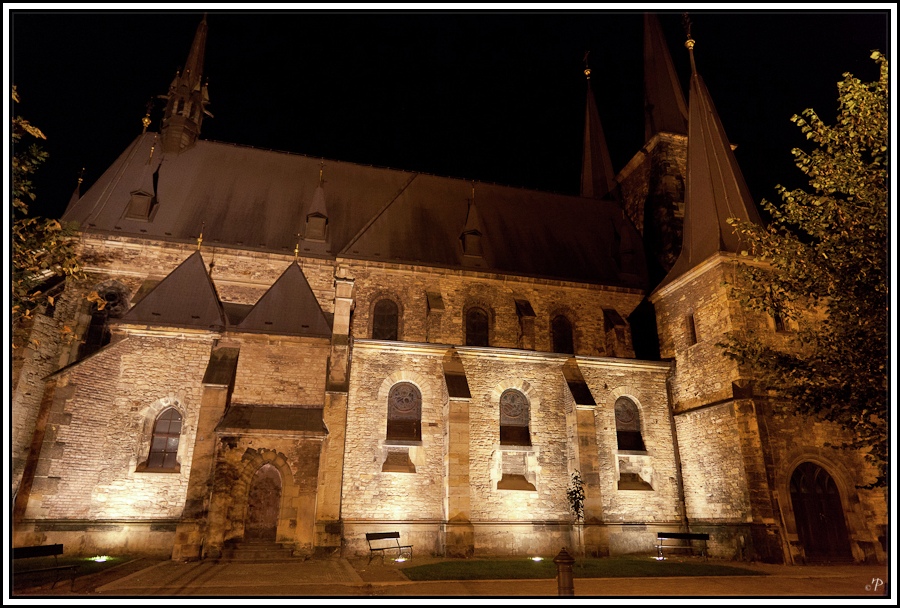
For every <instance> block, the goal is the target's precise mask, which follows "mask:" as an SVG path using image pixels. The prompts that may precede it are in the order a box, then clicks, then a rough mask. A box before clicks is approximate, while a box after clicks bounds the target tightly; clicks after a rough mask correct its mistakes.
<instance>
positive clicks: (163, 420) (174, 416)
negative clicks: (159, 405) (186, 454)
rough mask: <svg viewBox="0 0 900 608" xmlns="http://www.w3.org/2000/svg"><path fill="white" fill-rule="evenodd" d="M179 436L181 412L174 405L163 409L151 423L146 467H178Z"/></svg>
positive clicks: (167, 468)
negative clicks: (151, 428) (151, 432)
mask: <svg viewBox="0 0 900 608" xmlns="http://www.w3.org/2000/svg"><path fill="white" fill-rule="evenodd" d="M180 437H181V414H179V413H178V410H176V409H175V408H174V407H170V408H167V409H165V410H164V411H163V412H162V413H161V414H160V415H159V416H157V418H156V423H155V424H154V425H153V439H152V440H151V442H150V455H149V456H148V457H147V469H148V470H149V469H165V470H171V469H175V468H178V461H177V460H176V457H177V455H178V440H179V439H180Z"/></svg>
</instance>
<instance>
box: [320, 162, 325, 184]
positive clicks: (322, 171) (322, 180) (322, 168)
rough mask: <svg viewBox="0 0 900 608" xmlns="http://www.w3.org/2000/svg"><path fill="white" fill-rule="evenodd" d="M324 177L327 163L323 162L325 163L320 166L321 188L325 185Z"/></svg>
mask: <svg viewBox="0 0 900 608" xmlns="http://www.w3.org/2000/svg"><path fill="white" fill-rule="evenodd" d="M324 176H325V161H324V160H323V161H322V162H321V163H320V164H319V185H320V186H321V185H322V184H323V183H325V177H324Z"/></svg>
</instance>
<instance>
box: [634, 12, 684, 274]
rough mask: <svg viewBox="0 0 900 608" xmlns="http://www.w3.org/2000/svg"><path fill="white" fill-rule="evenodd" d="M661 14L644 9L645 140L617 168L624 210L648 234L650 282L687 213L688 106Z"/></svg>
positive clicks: (672, 256) (666, 261)
mask: <svg viewBox="0 0 900 608" xmlns="http://www.w3.org/2000/svg"><path fill="white" fill-rule="evenodd" d="M685 108H686V106H685V102H684V94H683V93H682V91H681V85H680V84H679V81H678V76H677V74H676V73H675V67H674V65H673V63H672V57H671V55H670V54H669V50H668V46H667V45H666V40H665V36H664V34H663V30H662V27H661V26H660V23H659V19H658V18H657V16H656V15H655V14H651V13H646V14H645V15H644V133H645V143H644V146H643V147H642V148H641V149H640V151H638V153H637V154H635V155H634V157H633V158H632V159H631V161H629V162H628V164H627V165H626V166H625V167H624V168H623V169H622V170H621V171H620V172H619V175H618V176H617V181H618V183H619V184H620V187H621V191H622V199H623V201H622V202H623V205H624V207H625V212H626V213H627V214H628V216H629V217H630V218H631V221H632V222H634V225H635V227H636V228H637V229H638V230H639V231H640V233H641V235H642V236H643V237H644V244H645V245H644V247H645V251H646V258H647V266H648V272H649V276H650V284H651V287H652V286H655V285H657V284H659V281H660V280H662V278H663V277H664V276H665V275H666V273H667V272H668V271H669V270H670V269H671V268H672V265H673V264H674V263H675V260H676V259H677V258H678V252H679V250H680V247H681V227H682V223H683V219H684V188H685V163H686V161H687V110H686V109H685Z"/></svg>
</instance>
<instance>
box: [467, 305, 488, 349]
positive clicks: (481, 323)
mask: <svg viewBox="0 0 900 608" xmlns="http://www.w3.org/2000/svg"><path fill="white" fill-rule="evenodd" d="M488 345H489V344H488V315H487V313H486V312H485V311H484V309H483V308H470V309H469V311H468V312H467V313H466V346H488Z"/></svg>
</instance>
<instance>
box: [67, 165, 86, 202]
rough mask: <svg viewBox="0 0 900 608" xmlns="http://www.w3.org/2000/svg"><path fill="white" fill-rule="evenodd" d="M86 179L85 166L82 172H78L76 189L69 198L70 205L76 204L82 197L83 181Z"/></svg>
mask: <svg viewBox="0 0 900 608" xmlns="http://www.w3.org/2000/svg"><path fill="white" fill-rule="evenodd" d="M83 181H84V167H82V168H81V173H79V174H78V183H76V184H75V191H74V192H72V196H71V198H69V206H70V207H71V206H72V205H74V204H75V203H76V202H77V201H78V199H80V198H81V182H83Z"/></svg>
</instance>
